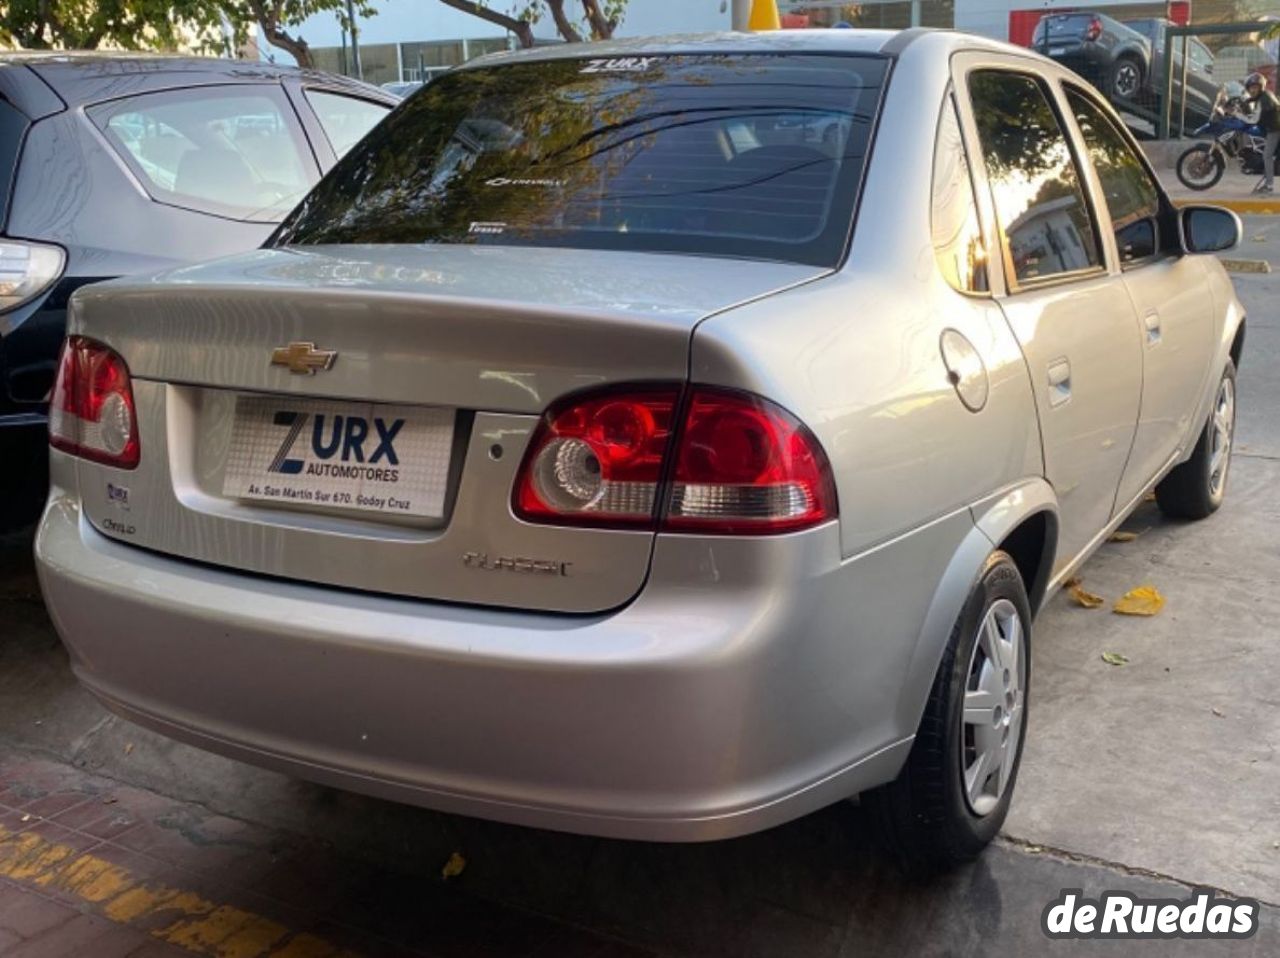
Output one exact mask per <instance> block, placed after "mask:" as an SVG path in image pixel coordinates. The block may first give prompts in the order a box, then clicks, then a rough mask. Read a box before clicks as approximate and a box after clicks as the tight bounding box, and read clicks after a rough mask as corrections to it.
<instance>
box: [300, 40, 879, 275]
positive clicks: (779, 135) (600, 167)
mask: <svg viewBox="0 0 1280 958" xmlns="http://www.w3.org/2000/svg"><path fill="white" fill-rule="evenodd" d="M884 78H885V61H884V60H883V59H880V58H875V57H849V56H821V55H698V56H652V57H627V58H615V59H572V60H552V61H545V62H539V63H513V64H508V65H500V66H495V67H489V68H481V69H471V70H460V71H456V72H452V73H449V74H446V75H444V76H442V77H440V78H439V79H437V80H435V81H433V82H432V83H431V84H429V85H428V86H427V87H426V88H425V89H424V90H422V91H421V92H420V93H418V94H416V95H415V96H414V97H413V98H412V99H410V100H409V101H407V102H406V103H405V104H403V105H402V106H401V107H400V108H399V109H398V110H396V111H395V113H393V114H392V115H391V116H389V117H388V118H387V119H386V120H385V121H383V123H382V124H381V125H379V126H378V127H377V128H376V129H374V130H373V131H372V132H371V133H370V135H369V136H368V137H366V138H365V139H364V140H363V141H361V143H360V144H359V145H358V146H357V147H356V148H355V149H354V150H353V151H352V152H351V153H349V154H348V155H347V157H346V158H345V159H343V160H342V161H341V162H339V163H338V165H337V166H335V167H334V169H333V170H332V171H331V172H330V173H329V174H328V175H327V176H326V177H325V178H324V179H323V180H322V181H321V183H320V185H319V186H318V187H317V188H316V189H315V190H314V191H313V192H312V193H311V194H310V195H309V196H308V197H307V198H306V199H305V200H304V201H303V202H302V204H301V205H300V206H299V207H298V208H297V209H296V210H295V211H294V212H293V214H292V215H291V216H290V217H289V218H288V219H287V220H286V221H285V224H284V226H283V227H282V228H281V230H280V232H279V234H278V236H277V240H276V241H277V243H279V244H285V243H289V244H300V245H312V244H330V243H410V244H412V243H498V244H504V245H530V246H570V247H579V248H589V249H624V250H644V251H661V252H694V253H703V254H707V255H725V256H743V257H753V258H767V259H780V260H787V261H793V262H804V263H814V264H819V265H834V264H835V263H837V262H838V261H839V259H840V257H841V255H842V253H843V249H844V245H845V243H846V241H847V238H848V232H849V225H850V221H851V218H852V212H853V205H854V200H855V197H856V193H857V186H858V182H859V180H860V177H861V174H862V167H863V161H864V159H865V156H866V152H867V148H868V144H869V141H870V136H871V128H872V124H873V122H874V119H875V114H876V109H877V106H878V103H879V99H880V93H881V89H882V87H883V84H884Z"/></svg>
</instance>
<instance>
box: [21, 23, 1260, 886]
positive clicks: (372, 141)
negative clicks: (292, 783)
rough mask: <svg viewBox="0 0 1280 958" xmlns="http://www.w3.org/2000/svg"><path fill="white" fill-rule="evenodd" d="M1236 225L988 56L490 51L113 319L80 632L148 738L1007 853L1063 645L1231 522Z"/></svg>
mask: <svg viewBox="0 0 1280 958" xmlns="http://www.w3.org/2000/svg"><path fill="white" fill-rule="evenodd" d="M818 130H821V131H822V133H821V135H820V136H819V135H816V133H815V131H818ZM1239 230H1240V225H1239V221H1238V220H1237V219H1236V218H1235V216H1234V215H1233V214H1231V213H1228V212H1225V211H1221V210H1217V209H1213V208H1210V207H1192V208H1186V209H1183V210H1182V211H1178V210H1176V209H1175V208H1174V207H1173V206H1172V205H1171V204H1170V203H1169V201H1168V199H1167V197H1166V196H1165V194H1164V193H1163V191H1162V190H1161V188H1160V185H1159V183H1158V182H1157V180H1156V178H1155V177H1154V176H1153V175H1152V173H1151V170H1150V169H1149V167H1148V166H1147V164H1146V162H1145V160H1144V159H1143V158H1142V154H1141V153H1140V152H1139V151H1138V150H1137V149H1136V148H1135V145H1134V143H1133V141H1132V140H1131V138H1130V137H1129V135H1128V134H1127V133H1126V132H1125V130H1124V128H1123V126H1122V125H1121V124H1120V123H1119V122H1118V120H1117V119H1116V117H1115V116H1114V114H1113V113H1112V112H1111V111H1110V109H1109V108H1108V107H1107V106H1106V105H1105V104H1104V103H1103V102H1101V101H1100V99H1099V98H1098V96H1097V94H1096V93H1095V92H1094V91H1093V90H1092V89H1091V88H1088V87H1087V85H1085V84H1083V83H1082V82H1081V81H1080V80H1079V79H1078V78H1077V77H1075V75H1073V74H1071V73H1070V72H1068V71H1066V70H1065V69H1063V68H1061V67H1059V66H1058V65H1056V64H1054V63H1053V62H1052V61H1050V60H1047V59H1044V58H1042V57H1039V56H1036V55H1034V54H1032V53H1031V52H1030V51H1027V50H1025V49H1020V48H1015V47H1011V46H1007V45H1004V44H998V43H994V42H990V41H987V40H982V39H977V38H973V37H968V36H964V35H962V34H955V33H941V32H931V31H917V30H908V31H904V32H901V33H890V32H881V31H855V30H849V31H841V30H830V31H814V32H801V31H795V32H787V33H785V34H758V35H739V34H732V35H722V36H710V37H705V38H701V39H698V38H694V39H688V38H686V39H663V40H636V41H627V42H617V43H609V44H602V45H593V46H592V47H591V48H589V49H586V50H584V49H583V48H580V47H556V48H544V49H538V50H534V51H526V52H522V53H517V54H503V55H500V56H498V57H496V58H490V59H486V60H482V61H480V62H478V63H473V64H469V65H467V66H466V67H463V68H459V69H457V70H454V71H452V72H450V73H449V74H448V75H446V76H444V77H441V78H439V79H437V80H436V81H434V82H433V83H432V84H430V85H429V86H428V87H427V88H425V89H424V90H422V91H420V92H419V93H417V94H415V95H414V96H413V97H412V98H410V99H409V100H407V101H406V102H405V103H404V104H403V105H402V106H401V107H400V108H399V109H398V110H396V111H395V112H394V113H393V114H392V115H391V116H390V117H388V119H387V120H386V121H384V122H383V123H382V124H380V125H379V126H378V127H377V128H376V129H375V130H374V131H373V132H372V133H371V134H370V136H369V137H368V138H366V139H365V140H364V141H363V142H362V143H361V144H360V145H359V146H358V147H357V148H356V149H355V150H353V151H352V152H351V153H350V154H348V155H347V157H345V158H344V159H343V160H341V161H340V162H339V163H338V164H337V166H336V167H335V168H334V169H333V170H332V171H331V172H330V173H329V174H328V175H326V176H325V178H324V179H323V180H322V181H321V183H320V184H319V185H318V186H317V188H316V189H315V190H314V191H313V192H312V193H311V194H310V195H309V196H308V197H307V199H306V200H305V201H304V202H303V203H302V204H301V205H300V206H299V207H298V208H297V209H296V210H295V211H294V212H293V213H292V214H291V215H290V216H289V217H288V219H287V220H286V221H285V222H284V223H283V224H282V226H281V228H280V230H279V231H278V233H277V234H276V236H275V237H274V239H273V241H272V243H271V244H270V246H269V248H265V249H263V250H260V251H258V252H254V253H251V254H248V255H242V256H238V257H233V258H230V259H224V260H221V261H218V262H214V263H210V264H207V265H201V266H192V267H184V268H179V269H175V270H172V271H169V272H167V273H162V274H160V275H156V276H152V277H150V278H147V279H143V280H121V281H117V282H113V283H110V284H105V285H102V286H94V287H91V288H88V289H85V290H82V291H81V292H80V293H78V294H77V296H76V298H75V300H74V302H73V307H72V320H71V332H72V336H71V339H70V340H69V342H68V345H67V348H66V351H65V353H64V356H63V360H62V369H61V373H60V378H59V381H58V384H57V387H56V391H55V395H54V402H53V418H52V425H51V429H52V442H53V446H54V451H53V453H52V473H53V490H52V494H51V497H50V500H49V504H48V508H47V510H46V512H45V515H44V518H43V521H42V524H41V526H40V530H39V535H38V539H37V543H36V550H37V560H38V567H39V571H40V577H41V583H42V586H43V589H44V595H45V597H46V599H47V600H48V604H49V607H50V609H51V610H52V615H53V619H54V622H55V623H56V625H57V627H58V630H59V632H60V633H61V635H62V636H63V638H64V640H65V641H66V644H67V647H68V648H69V650H70V652H71V656H72V662H73V667H74V669H75V672H76V674H77V676H78V677H79V678H80V680H81V681H82V682H83V683H84V684H85V685H86V686H87V687H88V688H89V689H91V690H92V691H93V692H94V694H96V695H97V696H99V697H100V698H101V699H102V700H103V701H104V702H105V703H106V704H107V705H108V706H109V707H110V708H112V709H114V710H115V711H117V712H119V713H120V714H121V715H124V716H127V717H129V718H131V719H133V720H134V721H136V722H139V723H140V724H143V725H146V726H148V727H150V728H153V729H158V730H160V731H161V732H163V733H165V734H167V735H171V736H173V737H175V738H178V739H181V740H184V741H187V742H191V743H195V744H197V745H200V746H202V747H205V748H208V749H211V750H214V751H218V752H222V753H225V754H227V755H231V756H235V757H238V758H242V759H244V760H246V761H250V762H254V763H260V764H263V765H266V766H270V767H272V768H277V769H281V770H283V771H286V772H289V773H291V774H295V775H299V776H302V777H305V778H309V779H314V780H317V781H320V782H326V783H329V784H332V785H336V786H340V787H343V788H349V789H353V790H357V791H362V792H368V793H371V794H375V795H380V796H384V797H388V798H393V799H398V800H402V801H407V802H413V803H419V804H422V805H426V806H430V807H433V808H438V809H444V810H449V811H454V812H460V813H463V814H468V815H479V816H485V817H490V818H495V819H501V820H504V821H509V822H516V823H521V824H526V825H534V826H541V827H549V828H557V829H566V830H571V831H579V832H587V833H594V834H601V835H612V836H621V837H626V838H638V839H652V840H663V841H666V840H675V841H696V840H706V839H717V838H724V837H727V836H732V835H739V834H742V833H745V832H751V831H753V830H757V829H762V828H767V827H769V826H772V825H775V824H777V823H779V822H783V821H786V820H788V819H791V818H794V817H796V816H799V815H803V814H805V813H807V812H810V811H812V810H814V809H817V808H820V807H822V806H825V805H828V804H831V803H833V802H837V801H839V800H842V799H845V798H847V797H849V796H852V795H856V794H860V793H861V794H862V796H863V802H864V804H865V805H867V806H869V807H870V808H871V809H872V810H873V813H874V814H876V815H877V816H879V817H880V818H881V820H882V821H883V822H884V831H885V833H886V834H887V835H889V836H892V837H893V839H894V841H895V845H896V847H897V848H899V849H900V850H901V852H902V854H903V857H904V859H905V860H906V862H907V863H908V864H910V865H911V866H912V867H916V868H925V867H937V866H940V865H947V864H950V863H953V862H956V861H960V860H963V859H966V858H971V857H972V856H974V855H976V854H977V853H978V852H980V851H981V849H982V848H983V847H984V845H985V844H986V843H987V842H988V841H990V839H991V838H992V837H993V836H994V835H995V834H996V832H997V830H998V829H999V827H1000V824H1001V822H1002V821H1003V819H1004V816H1005V813H1006V811H1007V809H1008V806H1009V802H1010V798H1011V795H1012V792H1013V787H1014V781H1015V779H1016V777H1017V772H1018V764H1019V758H1020V755H1021V750H1022V745H1023V741H1024V733H1025V730H1026V728H1027V690H1028V687H1029V686H1028V678H1029V668H1030V663H1031V654H1032V644H1031V641H1030V640H1031V635H1032V620H1033V616H1034V614H1035V612H1036V610H1038V609H1040V608H1041V607H1042V606H1043V605H1044V602H1045V600H1046V597H1047V596H1049V595H1050V594H1051V593H1053V591H1054V590H1055V589H1057V588H1058V587H1059V586H1060V585H1061V584H1062V583H1063V582H1064V580H1066V579H1067V578H1068V577H1069V576H1071V575H1072V574H1073V573H1074V572H1075V571H1076V570H1077V569H1079V567H1080V565H1081V564H1082V563H1083V562H1084V561H1085V560H1086V559H1087V558H1088V556H1089V555H1090V553H1091V552H1092V551H1093V550H1094V549H1095V548H1096V547H1097V546H1098V544H1099V543H1101V542H1103V541H1105V540H1106V538H1107V536H1108V535H1109V534H1110V532H1111V531H1112V530H1114V529H1115V528H1116V527H1117V526H1118V525H1119V524H1120V523H1121V522H1122V521H1123V520H1124V518H1125V517H1126V515H1128V513H1129V512H1130V510H1132V509H1133V508H1134V507H1135V505H1136V504H1137V503H1139V502H1141V501H1142V499H1143V497H1144V496H1145V495H1146V494H1147V493H1148V492H1149V491H1150V490H1152V489H1154V490H1155V491H1156V495H1157V497H1158V500H1159V503H1160V505H1161V507H1162V508H1163V509H1164V510H1165V511H1166V512H1168V513H1169V514H1172V515H1178V516H1185V517H1193V518H1199V517H1204V516H1207V515H1209V514H1210V513H1212V512H1213V511H1214V510H1215V509H1216V508H1217V507H1218V505H1219V504H1220V503H1221V502H1222V499H1223V496H1224V494H1225V491H1226V485H1227V473H1228V467H1229V461H1230V460H1229V454H1230V449H1231V437H1232V431H1233V427H1234V421H1235V419H1234V410H1235V405H1234V401H1235V392H1234V382H1235V380H1234V369H1235V363H1236V362H1237V361H1238V359H1239V355H1240V350H1241V347H1242V344H1243V336H1244V315H1243V311H1242V309H1241V307H1240V304H1239V302H1238V301H1237V299H1236V297H1235V294H1234V292H1233V290H1232V287H1231V283H1230V282H1229V280H1228V278H1227V276H1226V274H1225V272H1224V271H1223V269H1222V267H1221V265H1220V264H1219V263H1218V261H1217V260H1216V259H1215V258H1214V257H1213V256H1211V255H1207V254H1209V253H1211V252H1213V251H1215V250H1220V249H1226V248H1229V247H1230V246H1232V245H1233V244H1234V243H1236V242H1237V241H1238V237H1239Z"/></svg>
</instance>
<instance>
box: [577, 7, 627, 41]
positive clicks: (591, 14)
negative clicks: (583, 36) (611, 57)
mask: <svg viewBox="0 0 1280 958" xmlns="http://www.w3.org/2000/svg"><path fill="white" fill-rule="evenodd" d="M582 9H583V10H584V11H585V12H586V14H587V22H588V23H589V24H591V38H592V39H593V40H609V39H612V38H613V28H614V27H616V26H617V25H618V24H617V22H616V21H614V20H610V19H609V18H608V17H606V16H605V15H604V13H603V12H602V11H601V10H600V3H599V0H582Z"/></svg>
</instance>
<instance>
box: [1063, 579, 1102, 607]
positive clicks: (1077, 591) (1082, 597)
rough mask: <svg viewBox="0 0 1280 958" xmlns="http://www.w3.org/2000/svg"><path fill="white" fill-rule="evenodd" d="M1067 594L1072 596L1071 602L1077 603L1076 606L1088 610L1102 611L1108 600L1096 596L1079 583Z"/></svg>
mask: <svg viewBox="0 0 1280 958" xmlns="http://www.w3.org/2000/svg"><path fill="white" fill-rule="evenodd" d="M1067 594H1068V595H1070V596H1071V600H1072V601H1073V602H1075V604H1076V605H1079V606H1083V607H1084V608H1086V609H1100V608H1102V606H1103V605H1104V604H1106V600H1105V599H1103V598H1102V596H1100V595H1094V594H1093V593H1092V592H1090V591H1089V590H1088V589H1086V588H1085V587H1084V586H1082V585H1081V584H1080V583H1079V581H1077V582H1076V583H1075V585H1073V586H1071V588H1070V589H1068V590H1067Z"/></svg>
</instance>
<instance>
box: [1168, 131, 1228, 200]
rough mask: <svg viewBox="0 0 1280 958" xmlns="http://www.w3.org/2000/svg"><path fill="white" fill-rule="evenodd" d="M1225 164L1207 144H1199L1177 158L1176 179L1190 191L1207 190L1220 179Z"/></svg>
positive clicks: (1220, 155) (1225, 166)
mask: <svg viewBox="0 0 1280 958" xmlns="http://www.w3.org/2000/svg"><path fill="white" fill-rule="evenodd" d="M1226 169H1227V164H1226V162H1225V161H1224V160H1223V158H1222V154H1221V153H1219V152H1218V151H1217V150H1215V149H1214V148H1213V147H1212V146H1210V145H1209V144H1208V143H1199V144H1197V145H1196V146H1193V147H1191V149H1189V150H1186V151H1185V152H1184V153H1183V154H1182V155H1181V156H1180V157H1178V167H1177V170H1178V179H1179V180H1181V181H1182V185H1183V186H1185V187H1187V188H1188V189H1192V190H1207V189H1209V188H1210V187H1212V186H1214V185H1216V184H1217V182H1218V180H1220V179H1222V174H1223V173H1224V172H1226Z"/></svg>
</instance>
